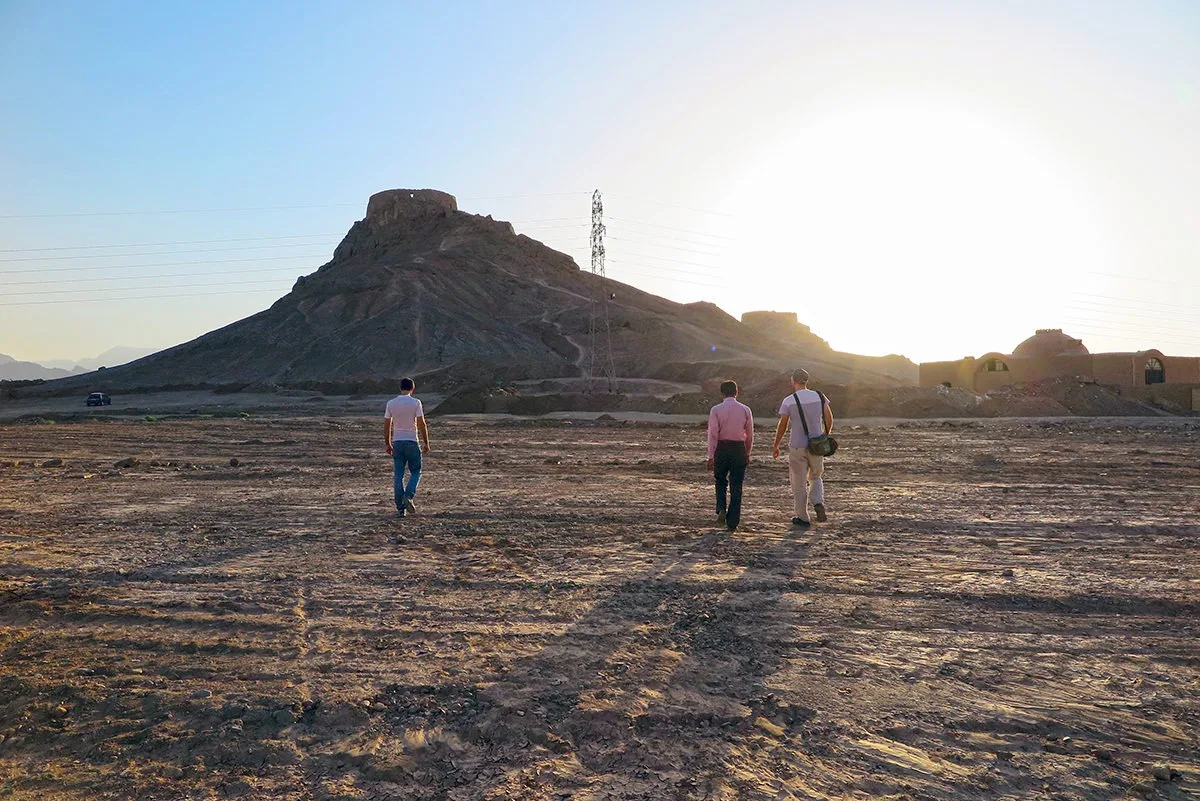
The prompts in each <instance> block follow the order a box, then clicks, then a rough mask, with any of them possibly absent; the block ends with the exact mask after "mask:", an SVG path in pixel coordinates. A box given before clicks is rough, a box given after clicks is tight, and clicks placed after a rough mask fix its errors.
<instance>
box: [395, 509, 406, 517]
mask: <svg viewBox="0 0 1200 801" xmlns="http://www.w3.org/2000/svg"><path fill="white" fill-rule="evenodd" d="M404 516H405V515H404V510H403V509H401V510H400V511H398V512H396V517H404Z"/></svg>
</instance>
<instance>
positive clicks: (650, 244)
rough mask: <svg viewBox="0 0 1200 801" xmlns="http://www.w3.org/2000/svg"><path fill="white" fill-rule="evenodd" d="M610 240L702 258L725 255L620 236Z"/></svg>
mask: <svg viewBox="0 0 1200 801" xmlns="http://www.w3.org/2000/svg"><path fill="white" fill-rule="evenodd" d="M609 239H614V240H616V241H617V242H630V243H633V244H639V245H643V246H650V247H656V248H663V249H667V250H677V251H679V252H681V253H696V254H698V255H701V256H721V255H723V254H721V253H713V252H711V251H707V250H692V249H690V248H681V247H676V246H674V245H660V244H658V243H657V242H646V241H644V240H642V241H638V240H635V239H623V238H622V237H619V236H610V237H609Z"/></svg>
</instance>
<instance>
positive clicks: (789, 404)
mask: <svg viewBox="0 0 1200 801" xmlns="http://www.w3.org/2000/svg"><path fill="white" fill-rule="evenodd" d="M796 395H797V396H798V397H799V398H800V407H801V409H802V410H803V411H804V421H805V422H806V423H808V430H809V433H811V434H812V435H813V436H814V437H815V436H817V435H818V434H824V433H825V420H824V419H823V415H822V414H821V393H819V392H817V391H816V390H814V389H801V390H797V391H796ZM779 414H780V416H782V415H785V414H786V415H788V416H789V417H791V418H792V420H791V423H790V424H789V425H790V426H791V429H792V438H791V440H790V444H791V446H792V447H793V448H804V447H807V445H808V437H806V436H804V426H802V425H801V424H800V418H799V417H797V416H796V398H794V397H792V396H791V395H788V396H787V397H786V398H784V399H783V403H781V404H779Z"/></svg>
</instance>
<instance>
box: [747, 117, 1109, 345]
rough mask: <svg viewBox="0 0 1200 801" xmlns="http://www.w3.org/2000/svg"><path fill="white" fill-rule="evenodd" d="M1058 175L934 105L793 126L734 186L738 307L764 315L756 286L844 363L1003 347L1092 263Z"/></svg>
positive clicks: (1079, 200) (1046, 316)
mask: <svg viewBox="0 0 1200 801" xmlns="http://www.w3.org/2000/svg"><path fill="white" fill-rule="evenodd" d="M1069 172H1070V171H1069V169H1068V167H1067V165H1064V164H1059V163H1056V160H1055V159H1054V157H1053V154H1052V153H1049V152H1048V151H1047V150H1046V149H1044V148H1039V147H1038V146H1037V145H1036V143H1034V142H1032V141H1030V140H1029V139H1028V138H1025V137H1022V136H1020V135H1019V134H1018V133H1016V132H1015V131H1013V130H1006V129H1004V128H1002V127H999V126H998V125H995V124H992V123H990V122H989V121H987V120H985V119H983V118H981V117H978V116H975V115H973V114H970V113H965V112H960V111H953V110H947V109H934V108H928V107H919V106H913V105H897V106H890V107H875V108H871V109H866V110H858V111H848V112H844V113H842V114H839V115H836V116H830V117H826V118H824V119H822V120H821V121H819V122H817V123H815V124H812V125H809V126H805V127H801V128H799V129H795V130H792V131H790V132H788V133H787V134H786V135H784V136H781V137H780V138H779V139H777V140H776V141H775V142H774V143H772V144H770V145H768V146H767V147H765V148H764V149H762V150H760V151H759V152H758V153H756V154H755V155H754V159H753V163H752V164H750V165H749V166H748V167H747V168H746V169H745V170H744V171H743V173H742V176H741V177H742V181H741V190H740V192H738V194H739V195H740V197H741V201H740V203H739V204H738V205H739V206H740V208H739V212H740V215H739V216H740V218H741V220H742V223H741V232H740V233H741V235H740V237H739V238H740V239H741V248H742V252H744V253H746V254H747V257H748V262H747V267H748V268H749V269H750V270H752V271H754V274H755V276H756V279H757V280H756V282H755V283H756V285H755V286H751V287H744V288H743V290H742V291H740V292H739V297H738V299H737V300H738V303H737V304H736V305H737V306H740V307H741V308H745V309H748V308H752V307H761V306H762V301H761V297H762V296H763V293H762V289H763V287H764V285H769V286H771V287H773V290H772V291H771V292H770V293H769V296H770V297H773V298H775V301H774V303H775V307H776V308H778V309H780V310H793V309H794V310H795V311H797V312H798V313H799V314H800V319H801V320H802V321H803V322H806V323H808V324H809V325H811V326H812V327H813V330H814V331H815V332H817V333H819V334H821V335H822V336H824V337H825V338H826V339H828V340H829V341H830V343H831V344H832V345H833V346H834V347H835V348H837V349H838V350H843V351H850V352H856V353H866V354H877V355H882V354H886V353H903V354H904V355H906V356H909V357H910V358H913V359H915V360H918V361H921V360H934V359H953V358H958V357H960V356H964V355H967V354H975V355H978V354H980V353H983V352H985V351H988V350H1003V349H1006V348H1008V347H1011V346H1012V345H1014V344H1016V342H1018V341H1020V340H1021V339H1023V338H1024V337H1025V336H1028V335H1029V334H1031V333H1032V332H1033V329H1034V328H1036V327H1039V326H1047V325H1054V324H1055V320H1056V319H1057V315H1059V314H1060V312H1059V311H1058V307H1059V304H1060V303H1061V300H1062V297H1063V294H1064V292H1065V291H1066V289H1067V284H1068V282H1069V280H1070V279H1071V276H1072V275H1073V274H1078V273H1080V272H1083V271H1086V270H1094V269H1097V268H1098V267H1099V266H1101V265H1099V264H1098V262H1099V260H1100V258H1102V255H1103V248H1102V247H1101V244H1100V237H1099V236H1098V233H1097V230H1096V226H1095V225H1094V224H1093V223H1092V222H1091V221H1090V220H1089V218H1088V213H1087V207H1086V204H1085V202H1084V201H1083V197H1084V194H1083V193H1081V192H1080V191H1079V190H1078V189H1076V188H1075V187H1073V186H1072V185H1071V183H1070V181H1069V179H1068V177H1067V176H1068V175H1069ZM764 282H765V284H764ZM755 297H757V298H758V301H757V303H756V302H755ZM817 297H824V298H826V299H827V300H829V301H830V302H828V303H820V304H818V303H815V302H813V301H815V299H816V298H817ZM730 305H731V306H733V305H735V304H733V303H731V304H730ZM951 331H953V332H955V333H954V334H953V335H952V336H951V334H950V332H951Z"/></svg>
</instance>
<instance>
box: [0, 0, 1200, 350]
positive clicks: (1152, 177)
mask: <svg viewBox="0 0 1200 801" xmlns="http://www.w3.org/2000/svg"><path fill="white" fill-rule="evenodd" d="M0 42H2V43H3V47H0V76H3V80H0V113H2V114H3V116H4V118H5V120H6V121H8V124H6V126H4V128H3V130H0V175H3V178H4V180H2V181H0V241H2V242H3V244H2V246H0V250H2V251H3V252H2V253H0V289H2V291H3V298H0V305H2V306H3V307H4V308H3V314H0V353H6V354H9V355H11V356H13V357H14V358H16V359H19V360H22V361H34V362H44V361H46V360H61V359H66V358H70V357H71V356H70V354H74V353H89V352H103V351H105V350H106V349H107V348H109V347H112V346H115V345H129V346H134V347H138V346H145V347H155V348H159V349H161V348H164V347H170V346H172V345H176V344H180V343H182V342H185V341H188V340H190V339H193V338H195V337H196V336H199V335H202V334H204V333H206V332H208V331H211V330H214V329H216V328H219V327H221V326H224V325H226V324H228V323H230V322H233V321H234V320H237V319H241V318H244V317H246V316H248V315H250V314H253V313H255V312H257V311H260V310H262V309H264V308H266V307H267V306H269V305H270V304H271V303H272V302H273V301H274V300H276V299H277V298H278V297H281V296H282V295H284V294H286V293H287V292H288V291H289V290H290V288H291V285H292V284H293V283H294V282H295V280H296V278H297V277H299V276H300V275H304V274H307V273H310V272H312V271H313V270H315V269H316V268H317V267H318V266H320V265H321V264H323V263H325V262H326V261H327V260H328V259H329V258H330V257H331V255H332V252H333V249H334V247H335V246H336V245H337V243H338V242H339V241H340V239H341V238H342V236H343V235H344V233H345V231H346V230H347V229H348V228H349V227H350V225H351V224H352V223H353V221H354V220H356V219H359V218H361V216H362V214H363V211H364V209H365V206H366V201H367V198H368V196H369V195H371V194H373V193H374V192H377V191H381V190H385V189H392V188H400V187H408V188H434V189H441V190H444V191H447V192H450V193H451V194H454V195H455V196H456V197H458V199H459V205H460V208H462V209H464V210H466V211H470V212H473V213H479V214H491V215H492V216H494V217H497V218H501V219H509V220H511V221H513V222H514V225H515V227H516V228H517V230H518V231H521V232H523V233H527V234H529V235H530V236H533V237H535V238H538V239H541V240H542V241H544V242H546V244H548V245H550V246H551V247H554V248H556V249H559V250H562V251H564V252H566V253H569V254H570V255H572V256H573V257H574V258H575V260H576V262H577V263H579V264H580V265H581V266H584V267H585V268H586V265H587V262H588V259H587V233H588V231H587V224H588V217H589V204H590V194H591V191H592V190H593V189H594V188H599V189H600V190H601V191H602V193H603V195H604V199H605V206H606V212H607V219H606V222H607V225H608V233H609V237H608V242H607V252H608V256H609V261H608V271H609V275H610V276H611V277H612V278H614V279H615V280H619V281H623V282H626V283H630V284H633V285H635V286H637V287H639V288H641V289H644V290H646V291H649V292H653V293H655V294H660V295H663V296H665V297H668V298H670V299H672V300H677V301H680V302H692V301H697V300H706V301H709V302H713V303H715V304H716V305H718V306H720V307H721V308H722V309H724V310H726V311H727V312H729V313H730V314H732V315H733V316H735V317H737V316H740V315H741V314H742V313H743V312H745V311H751V310H756V309H771V310H777V311H795V312H797V314H798V316H799V319H800V321H801V322H803V323H805V324H806V325H809V326H810V327H811V328H812V330H813V331H814V332H815V333H817V334H818V335H820V336H822V337H824V338H825V339H826V340H828V341H829V343H830V344H831V345H832V346H833V347H834V348H835V349H837V350H840V351H846V352H852V353H861V354H865V355H886V354H892V353H898V354H901V355H904V356H907V357H908V358H910V359H912V360H913V361H916V362H920V361H932V360H949V359H957V358H961V357H962V356H964V355H974V356H978V355H982V354H983V353H986V352H989V351H1009V350H1011V348H1012V347H1013V346H1015V345H1016V344H1017V343H1018V342H1020V341H1022V340H1023V339H1025V338H1027V337H1028V336H1030V335H1032V334H1033V332H1034V330H1035V329H1037V328H1062V329H1063V330H1065V331H1066V332H1068V333H1069V334H1071V335H1073V336H1076V337H1079V338H1081V339H1083V340H1084V342H1085V344H1086V345H1087V346H1088V348H1089V349H1090V350H1092V351H1093V352H1103V351H1136V350H1142V349H1146V348H1151V347H1156V348H1159V349H1160V350H1162V351H1164V352H1166V353H1168V354H1172V355H1200V333H1197V329H1198V326H1197V322H1200V311H1197V309H1198V308H1200V278H1196V277H1195V269H1194V261H1195V258H1196V257H1195V254H1196V253H1197V252H1200V227H1198V226H1196V225H1195V224H1194V215H1195V212H1194V209H1195V208H1197V207H1198V206H1200V156H1198V155H1197V153H1196V149H1195V146H1194V142H1196V141H1200V7H1198V6H1195V5H1192V4H1189V3H1184V2H1155V3H1145V4H1134V3H1118V2H1108V3H1064V4H1056V5H1055V6H1054V7H1053V8H1048V7H1046V6H1045V5H1044V4H1039V3H1034V2H1018V3H1006V4H1003V5H1001V4H995V3H993V4H973V5H971V6H969V7H947V6H945V5H944V4H940V3H933V2H906V3H900V2H849V3H844V4H839V5H837V6H836V7H830V6H827V5H825V4H816V3H782V2H779V3H770V2H767V3H762V4H758V5H755V6H753V7H750V8H747V9H741V10H739V12H738V13H737V14H736V15H734V16H733V17H731V16H730V14H729V12H728V7H727V6H720V5H717V4H715V3H697V4H688V5H686V6H681V5H674V4H669V3H656V4H649V5H644V4H643V5H637V6H633V5H615V6H605V7H603V8H602V9H601V8H599V7H594V8H575V7H572V8H559V7H556V6H550V5H544V4H537V3H523V4H514V5H510V6H506V7H505V8H503V9H498V8H493V7H491V6H486V5H473V6H456V7H452V8H425V7H412V6H396V5H391V4H372V3H364V4H359V5H356V6H355V7H353V8H352V9H348V8H346V7H344V6H343V5H341V4H335V3H305V4H301V5H299V6H283V5H276V4H262V5H255V6H253V7H250V8H243V7H242V6H241V5H238V4H234V3H229V2H216V3H211V4H205V5H203V6H195V7H174V6H160V5H155V4H151V3H120V4H102V5H99V6H97V5H93V4H84V3H66V4H58V5H55V6H53V7H48V6H42V5H40V4H34V3H27V2H12V3H7V4H4V5H3V6H0ZM819 301H820V302H819Z"/></svg>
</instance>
